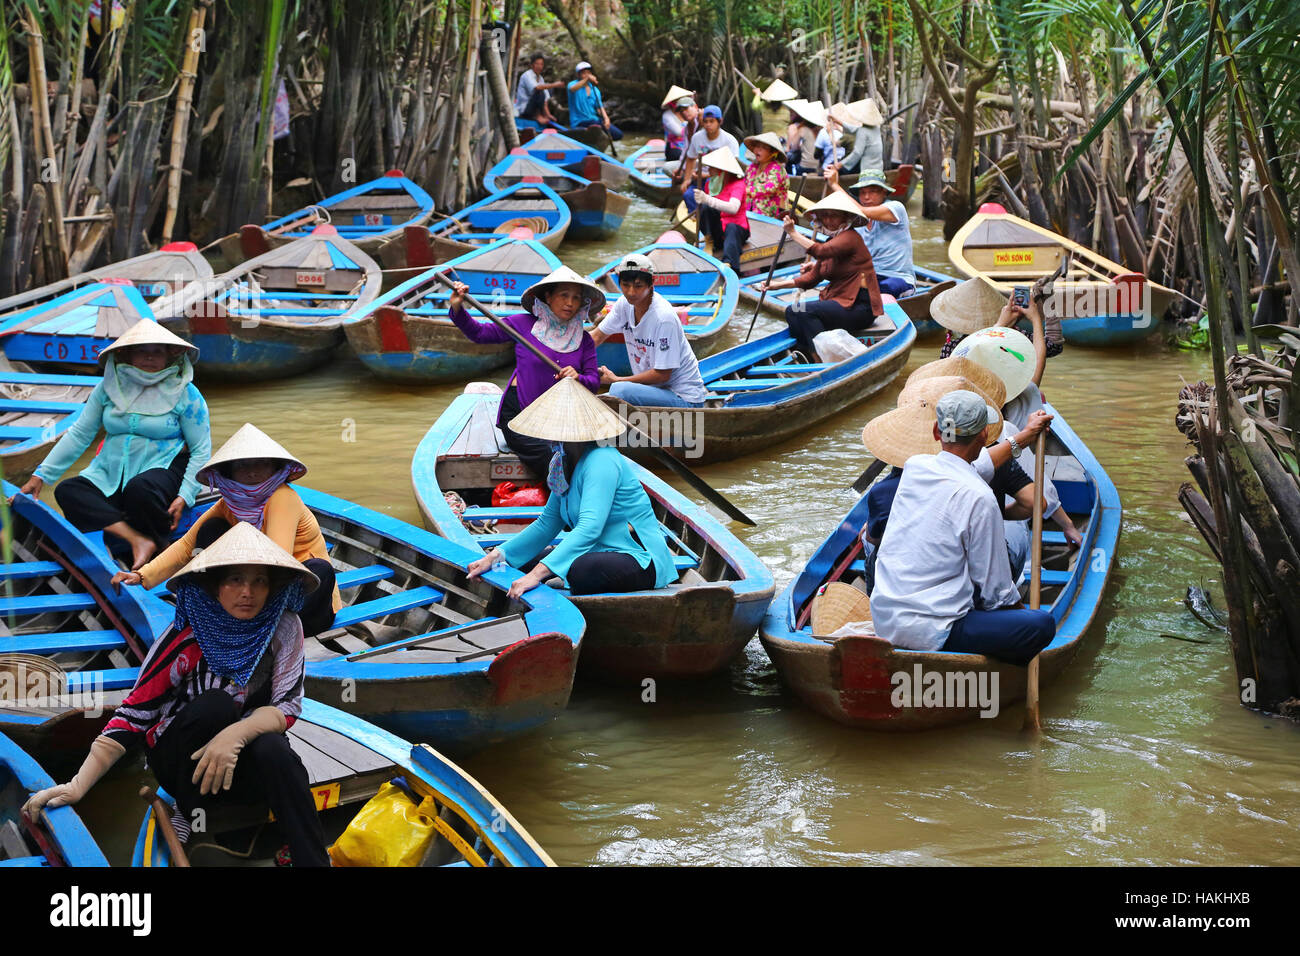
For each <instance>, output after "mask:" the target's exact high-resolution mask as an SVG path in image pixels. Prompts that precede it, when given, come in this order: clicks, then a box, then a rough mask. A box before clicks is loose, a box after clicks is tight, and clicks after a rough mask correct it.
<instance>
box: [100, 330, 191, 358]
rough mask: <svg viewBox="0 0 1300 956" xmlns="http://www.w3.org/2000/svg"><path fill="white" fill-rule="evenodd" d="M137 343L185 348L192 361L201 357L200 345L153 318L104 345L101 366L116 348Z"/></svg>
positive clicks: (129, 346)
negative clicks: (169, 329) (186, 339)
mask: <svg viewBox="0 0 1300 956" xmlns="http://www.w3.org/2000/svg"><path fill="white" fill-rule="evenodd" d="M136 345H167V346H170V347H171V348H176V349H185V350H186V351H187V352H189V353H190V361H193V360H194V359H196V358H198V357H199V347H198V346H197V345H195V344H194V343H192V342H186V341H185V340H184V339H183V338H181V337H180V336H179V335H176V334H174V333H172V332H168V331H167V330H166V329H165V328H163V327H162V326H161V325H159V324H158V323H157V322H155V321H154V320H153V319H141V320H140V321H139V322H137V323H136V324H135V325H133V326H131V327H130V328H129V329H127V330H126V331H125V332H123V333H122V334H121V335H119V336H118V337H117V338H115V339H114V340H113V343H112V344H111V345H107V346H105V347H104V349H103V350H102V351H101V352H100V353H99V364H100V366H101V367H102V366H103V365H104V364H105V360H106V359H107V357H108V356H109V355H110V354H112V352H113V351H114V350H116V349H125V348H131V347H132V346H136Z"/></svg>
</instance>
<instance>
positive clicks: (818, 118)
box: [785, 100, 827, 126]
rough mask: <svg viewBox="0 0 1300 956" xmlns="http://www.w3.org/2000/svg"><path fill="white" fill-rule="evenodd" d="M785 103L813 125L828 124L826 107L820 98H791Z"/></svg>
mask: <svg viewBox="0 0 1300 956" xmlns="http://www.w3.org/2000/svg"><path fill="white" fill-rule="evenodd" d="M785 105H786V106H788V107H789V108H790V109H792V110H794V111H795V113H797V114H798V115H800V116H802V117H803V118H804V119H806V120H807V121H808V122H809V123H811V124H812V125H813V126H825V125H826V118H827V117H826V107H825V105H824V104H823V103H822V102H821V101H820V100H811V101H809V100H791V101H790V102H789V103H786V104H785Z"/></svg>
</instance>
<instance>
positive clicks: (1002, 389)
mask: <svg viewBox="0 0 1300 956" xmlns="http://www.w3.org/2000/svg"><path fill="white" fill-rule="evenodd" d="M950 375H958V376H961V377H962V378H964V379H966V380H967V381H968V382H970V383H971V384H972V385H974V386H975V389H974V390H975V391H977V392H979V393H980V394H981V395H983V396H984V397H985V398H987V399H988V402H989V404H990V405H994V406H996V407H998V408H1001V407H1002V406H1003V405H1005V404H1006V403H1007V391H1006V386H1005V385H1003V384H1002V379H1000V378H998V377H997V376H996V375H994V374H993V373H992V372H990V371H989V370H988V369H986V368H985V367H984V366H983V365H980V364H979V363H978V362H972V361H971V360H970V359H968V358H961V357H954V356H949V357H948V358H946V359H939V360H938V361H936V362H927V363H926V364H925V365H922V366H921V367H920V368H918V369H917V370H916V371H914V372H913V373H912V374H911V375H909V376H908V377H907V383H906V384H905V385H904V386H903V392H902V394H900V395H899V397H898V404H900V405H901V404H903V394H906V393H907V392H908V390H909V389H911V388H912V386H913V385H919V384H920V383H921V382H922V381H924V380H925V379H927V378H942V377H946V376H950Z"/></svg>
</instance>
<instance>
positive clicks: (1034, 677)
mask: <svg viewBox="0 0 1300 956" xmlns="http://www.w3.org/2000/svg"><path fill="white" fill-rule="evenodd" d="M1046 451H1047V429H1043V430H1042V431H1041V432H1039V433H1038V440H1037V441H1036V442H1035V443H1034V522H1033V526H1032V527H1033V530H1032V531H1031V532H1030V533H1031V534H1032V535H1033V537H1032V538H1031V539H1030V547H1031V551H1030V554H1031V555H1032V557H1031V558H1030V565H1029V607H1030V609H1031V610H1034V611H1037V610H1038V607H1039V605H1040V604H1042V599H1043V593H1042V592H1043V458H1044V457H1045V454H1046ZM1038 658H1039V655H1038V654H1035V655H1034V659H1033V660H1032V661H1030V662H1029V673H1028V674H1027V675H1026V678H1025V726H1024V729H1025V730H1032V731H1035V732H1037V731H1038V730H1040V729H1041V726H1040V724H1039V722H1038Z"/></svg>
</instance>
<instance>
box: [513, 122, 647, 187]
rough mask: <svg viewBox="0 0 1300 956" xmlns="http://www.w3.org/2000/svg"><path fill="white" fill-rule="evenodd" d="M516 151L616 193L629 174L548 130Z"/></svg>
mask: <svg viewBox="0 0 1300 956" xmlns="http://www.w3.org/2000/svg"><path fill="white" fill-rule="evenodd" d="M520 149H522V150H523V151H524V152H525V153H527V154H528V155H529V156H531V157H532V158H533V159H538V160H541V161H542V162H544V163H550V164H551V165H552V166H559V167H560V168H561V169H567V170H568V171H569V172H572V173H577V174H578V175H579V176H581V177H582V178H583V179H589V180H591V181H592V182H594V183H604V184H605V185H606V186H607V187H608V188H610V189H613V190H620V189H623V188H624V187H625V186H627V182H628V178H629V177H630V176H631V174H632V171H631V170H630V169H628V168H627V166H625V165H623V164H622V163H620V162H619V161H618V160H617V159H615V158H614V157H612V156H610V155H609V153H607V152H605V151H604V150H599V149H595V148H594V147H591V146H588V145H587V144H586V143H583V142H580V141H578V140H576V139H573V138H572V137H570V136H566V135H564V134H563V133H556V132H553V131H551V130H543V131H542V132H540V133H538V134H537V135H536V136H534V137H533V138H532V139H531V140H529V141H528V142H527V143H525V144H524V145H522V146H521V147H520ZM512 152H513V150H512Z"/></svg>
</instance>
